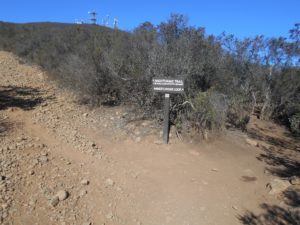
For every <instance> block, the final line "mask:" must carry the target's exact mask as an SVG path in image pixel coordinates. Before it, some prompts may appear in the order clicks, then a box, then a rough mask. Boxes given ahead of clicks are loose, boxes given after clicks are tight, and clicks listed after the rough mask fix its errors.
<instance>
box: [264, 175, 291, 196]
mask: <svg viewBox="0 0 300 225" xmlns="http://www.w3.org/2000/svg"><path fill="white" fill-rule="evenodd" d="M290 185H291V184H290V182H289V181H287V180H280V179H277V178H275V179H274V180H272V181H271V182H270V183H268V184H267V188H268V189H269V194H271V195H275V194H279V193H281V192H283V191H284V190H285V189H287V188H288V187H289V186H290Z"/></svg>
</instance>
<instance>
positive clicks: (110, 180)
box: [105, 178, 115, 187]
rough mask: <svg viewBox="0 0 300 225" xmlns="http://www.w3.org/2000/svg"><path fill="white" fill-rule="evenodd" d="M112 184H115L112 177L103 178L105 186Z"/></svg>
mask: <svg viewBox="0 0 300 225" xmlns="http://www.w3.org/2000/svg"><path fill="white" fill-rule="evenodd" d="M114 184H115V182H114V181H113V180H112V179H110V178H107V179H106V180H105V185H106V187H107V186H114Z"/></svg>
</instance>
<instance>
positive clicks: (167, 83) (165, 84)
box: [152, 78, 184, 144]
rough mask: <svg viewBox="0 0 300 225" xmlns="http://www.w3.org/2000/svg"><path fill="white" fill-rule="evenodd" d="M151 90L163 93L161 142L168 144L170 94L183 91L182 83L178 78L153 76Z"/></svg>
mask: <svg viewBox="0 0 300 225" xmlns="http://www.w3.org/2000/svg"><path fill="white" fill-rule="evenodd" d="M152 85H153V91H154V92H160V93H164V94H165V105H164V127H163V142H164V143H165V144H168V141H169V115H170V94H172V93H177V94H180V93H183V92H184V83H183V80H180V79H169V78H153V79H152Z"/></svg>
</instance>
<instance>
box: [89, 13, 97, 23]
mask: <svg viewBox="0 0 300 225" xmlns="http://www.w3.org/2000/svg"><path fill="white" fill-rule="evenodd" d="M88 14H90V16H91V19H90V20H91V21H92V24H96V23H97V12H96V11H92V12H88Z"/></svg>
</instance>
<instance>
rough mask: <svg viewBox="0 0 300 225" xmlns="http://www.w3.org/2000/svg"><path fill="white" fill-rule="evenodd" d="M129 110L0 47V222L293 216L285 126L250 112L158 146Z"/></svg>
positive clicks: (195, 223)
mask: <svg viewBox="0 0 300 225" xmlns="http://www.w3.org/2000/svg"><path fill="white" fill-rule="evenodd" d="M128 116H130V115H128V113H126V110H125V109H124V108H122V107H113V108H107V107H101V108H97V109H89V108H87V107H85V106H80V105H78V104H77V103H76V98H75V97H74V96H73V95H72V94H71V93H69V92H67V91H62V90H61V89H59V88H58V87H57V85H56V84H55V83H54V82H52V81H50V80H49V79H48V78H47V74H46V73H44V72H43V71H41V70H40V69H39V68H37V67H35V66H31V65H26V64H24V63H22V62H21V61H20V60H19V59H18V58H16V57H15V56H13V55H12V54H10V53H7V52H0V155H1V156H0V160H1V161H0V166H1V167H0V178H1V179H0V224H16V225H21V224H42V225H48V224H49V225H50V224H53V225H54V224H76V225H77V224H85V225H87V224H95V225H98V224H99V225H103V224H105V225H113V224H114V225H117V224H124V225H164V224H165V225H167V224H171V225H223V224H228V225H235V224H253V225H260V224H262V225H270V224H300V213H299V212H300V209H299V208H300V204H299V203H300V191H299V189H300V186H299V184H298V185H297V184H295V185H292V184H291V183H290V181H289V179H291V177H293V176H295V177H294V178H299V175H300V171H299V168H300V154H299V151H300V142H299V139H296V138H294V137H292V136H291V135H290V134H289V132H288V131H287V130H286V129H284V128H283V127H280V126H278V125H275V124H273V123H271V122H267V121H261V120H258V119H255V118H251V121H250V124H249V126H248V128H247V130H248V132H247V133H242V132H240V131H237V130H228V131H226V132H225V133H224V134H223V135H222V136H220V137H218V139H217V140H214V141H209V142H204V141H202V142H200V143H193V142H190V141H185V140H183V141H181V140H179V139H178V138H177V137H176V135H175V134H172V136H171V142H170V144H168V145H163V144H161V142H160V139H161V137H160V131H159V130H158V129H157V128H156V126H155V124H153V122H152V121H134V122H131V123H126V121H127V120H126V119H127V118H128ZM274 179H279V180H280V181H282V182H283V183H284V184H287V183H288V185H287V186H286V187H285V188H283V189H280V187H275V185H273V184H272V185H273V186H272V187H271V188H270V182H271V183H272V181H273V180H274ZM276 188H279V190H278V192H276V194H270V193H269V191H270V189H273V190H275V189H276ZM59 191H63V192H65V193H66V195H67V198H66V199H64V200H57V199H56V198H57V197H56V196H57V194H58V192H59ZM275 191H277V189H276V190H275Z"/></svg>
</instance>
